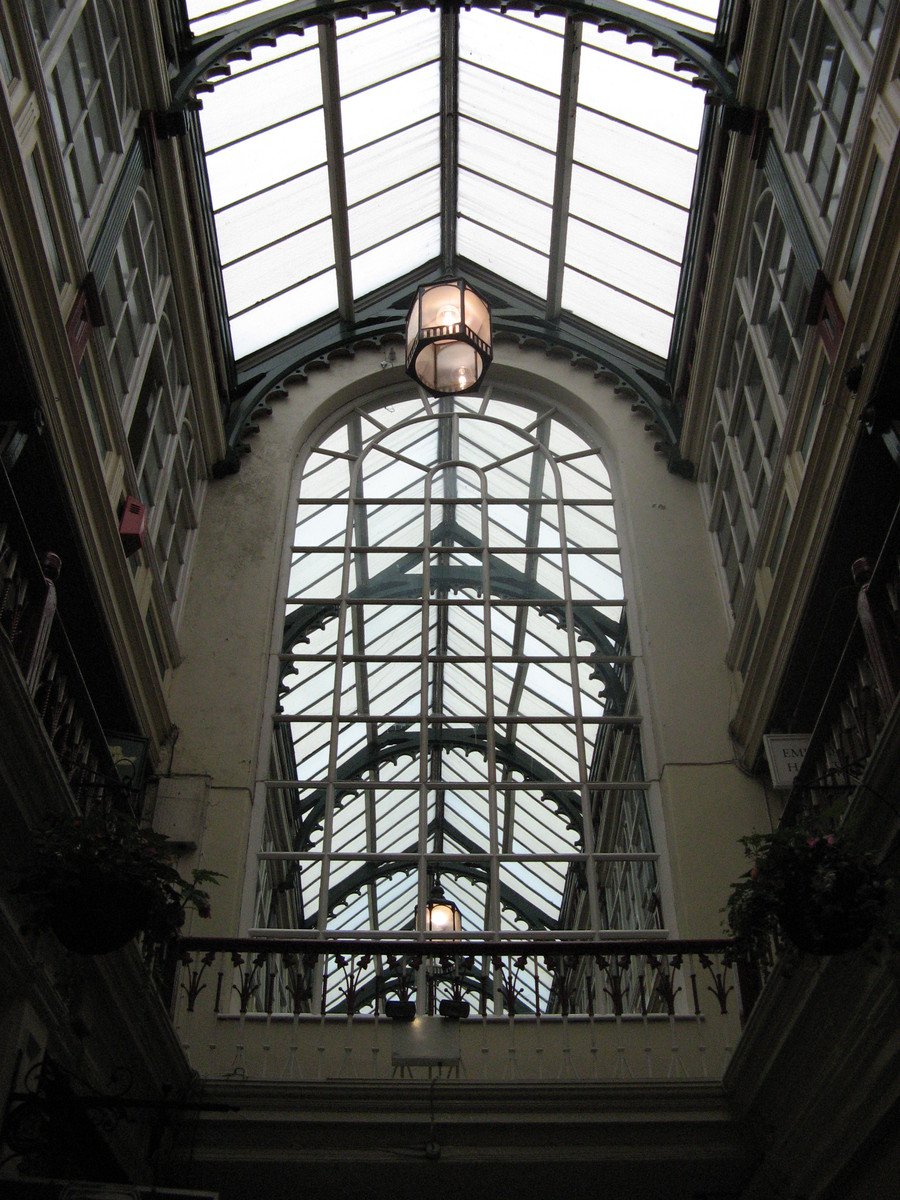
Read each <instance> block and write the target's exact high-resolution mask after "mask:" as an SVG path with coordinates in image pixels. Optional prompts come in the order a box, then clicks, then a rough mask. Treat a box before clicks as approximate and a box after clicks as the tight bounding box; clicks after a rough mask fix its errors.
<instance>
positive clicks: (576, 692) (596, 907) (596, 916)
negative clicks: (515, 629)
mask: <svg viewBox="0 0 900 1200" xmlns="http://www.w3.org/2000/svg"><path fill="white" fill-rule="evenodd" d="M547 465H548V466H549V467H550V470H551V471H552V473H553V484H554V490H555V493H556V514H557V524H558V526H559V546H560V555H561V566H562V582H563V605H564V609H565V620H566V639H567V641H568V646H569V671H570V677H571V680H572V716H573V718H574V724H575V748H576V754H577V758H578V792H579V798H580V800H581V821H582V826H583V831H582V832H583V847H584V851H585V855H586V857H585V879H586V886H587V896H588V911H589V914H590V921H591V929H592V930H593V931H594V933H595V934H596V933H597V932H599V930H600V925H601V921H600V900H599V896H600V891H599V880H598V879H597V863H596V860H595V858H594V851H595V850H596V846H595V844H594V833H593V827H594V822H593V815H592V812H591V793H590V789H589V788H588V786H587V779H588V755H587V748H586V746H585V739H584V725H583V724H582V710H581V680H580V678H579V675H578V638H577V635H576V633H575V614H574V609H573V605H572V584H571V579H570V575H569V555H568V551H567V545H566V505H565V499H564V496H563V488H562V479H561V476H560V470H559V467H558V465H557V463H556V462H555V460H554V459H553V458H552V456H551V455H550V454H549V453H548V454H547Z"/></svg>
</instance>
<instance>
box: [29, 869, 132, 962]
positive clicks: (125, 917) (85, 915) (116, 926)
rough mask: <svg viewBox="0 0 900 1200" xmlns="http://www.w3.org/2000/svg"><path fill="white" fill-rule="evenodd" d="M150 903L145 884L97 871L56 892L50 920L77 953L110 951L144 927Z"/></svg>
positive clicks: (125, 942)
mask: <svg viewBox="0 0 900 1200" xmlns="http://www.w3.org/2000/svg"><path fill="white" fill-rule="evenodd" d="M150 904H151V896H150V893H149V892H148V891H147V890H146V889H145V888H136V887H134V886H133V885H132V884H129V883H125V882H123V881H122V880H120V879H111V878H109V877H106V876H104V875H103V874H102V873H101V872H99V871H97V872H94V873H87V874H86V875H85V877H84V878H83V879H81V880H80V881H78V882H77V883H73V884H72V886H71V888H68V889H66V890H65V891H61V892H58V893H56V894H55V895H54V897H53V900H52V903H51V907H50V910H49V914H48V924H49V926H50V928H51V929H52V930H53V932H54V933H55V934H56V936H57V937H58V938H59V940H60V941H61V942H62V944H63V945H64V946H65V947H66V949H67V950H71V951H73V952H74V953H75V954H109V953H110V952H111V951H113V950H121V949H122V947H123V946H126V945H127V944H128V943H129V942H130V941H132V940H133V939H134V938H136V937H137V935H138V934H139V933H140V932H141V931H142V930H143V929H144V928H145V926H146V924H147V918H148V915H149V913H150Z"/></svg>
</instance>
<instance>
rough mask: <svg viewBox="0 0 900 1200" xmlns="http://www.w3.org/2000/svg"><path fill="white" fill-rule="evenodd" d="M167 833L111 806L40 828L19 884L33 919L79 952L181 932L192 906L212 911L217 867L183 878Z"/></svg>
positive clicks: (102, 951)
mask: <svg viewBox="0 0 900 1200" xmlns="http://www.w3.org/2000/svg"><path fill="white" fill-rule="evenodd" d="M173 857H174V855H173V851H172V847H171V844H170V843H169V840H168V838H166V837H163V835H162V834H159V833H156V832H154V830H152V829H146V828H143V827H142V826H140V825H139V824H138V822H137V821H135V820H134V818H133V817H131V816H129V815H127V814H122V813H118V812H114V811H110V810H108V809H98V810H95V811H93V812H91V813H90V814H89V815H88V816H84V817H82V816H74V817H73V816H65V817H62V818H58V819H56V820H54V821H53V822H51V823H49V824H48V825H47V826H46V827H45V828H44V829H43V830H41V831H40V832H39V833H37V834H36V835H35V854H34V858H33V860H32V862H31V864H30V866H29V869H28V871H27V872H26V873H25V874H24V875H23V877H22V878H21V880H20V882H19V884H18V886H17V888H16V890H17V891H18V892H19V893H21V894H23V895H26V896H28V897H29V898H30V900H31V901H32V904H33V907H34V913H35V924H36V925H38V926H43V927H47V928H49V929H51V930H52V931H53V933H55V934H56V936H57V937H58V938H59V940H60V941H61V942H62V944H63V945H64V946H65V947H66V948H67V949H68V950H72V951H73V952H75V953H76V954H108V953H110V952H111V951H113V950H119V949H121V948H122V947H123V946H125V945H127V943H128V942H130V941H131V940H132V939H133V938H135V937H137V936H138V935H139V934H143V936H144V937H145V939H146V940H147V941H150V942H155V943H163V942H167V941H170V940H172V939H173V938H175V937H177V936H178V932H179V930H180V929H181V927H182V925H183V924H184V920H185V914H186V911H187V909H188V907H191V908H194V909H196V911H197V912H198V913H199V914H200V916H201V917H208V916H209V915H210V905H209V893H208V892H207V891H206V890H205V888H204V886H203V885H204V884H210V883H216V882H218V880H219V878H221V876H220V875H219V873H218V872H217V871H193V872H192V875H191V879H190V880H188V879H184V878H183V877H182V876H181V875H180V874H179V873H178V871H177V870H176V869H175V867H174V866H172V863H171V861H170V860H171V859H172V858H173Z"/></svg>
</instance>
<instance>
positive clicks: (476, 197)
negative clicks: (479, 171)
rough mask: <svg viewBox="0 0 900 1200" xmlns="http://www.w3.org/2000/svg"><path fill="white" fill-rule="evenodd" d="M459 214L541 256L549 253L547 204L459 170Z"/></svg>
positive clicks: (549, 211) (549, 222) (548, 213)
mask: <svg viewBox="0 0 900 1200" xmlns="http://www.w3.org/2000/svg"><path fill="white" fill-rule="evenodd" d="M459 211H460V215H461V216H466V217H469V218H471V219H472V220H473V221H478V222H479V223H480V224H482V225H487V226H489V227H491V228H493V229H502V230H503V232H504V233H506V234H508V236H509V237H513V238H515V239H516V240H517V241H520V242H525V243H526V245H529V246H533V247H534V248H535V249H536V250H540V251H542V252H543V253H544V254H546V253H548V252H549V249H550V224H551V217H552V209H551V208H550V207H549V205H546V204H539V203H538V202H537V201H535V200H528V199H526V198H525V197H524V196H520V195H518V193H517V192H514V191H511V190H510V189H509V188H507V187H502V186H501V185H500V184H499V183H493V182H491V181H490V180H487V179H483V178H481V176H480V175H472V174H471V173H470V172H469V171H466V170H460V172H459Z"/></svg>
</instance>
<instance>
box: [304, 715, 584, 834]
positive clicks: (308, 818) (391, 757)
mask: <svg viewBox="0 0 900 1200" xmlns="http://www.w3.org/2000/svg"><path fill="white" fill-rule="evenodd" d="M435 749H441V750H451V749H452V750H462V751H463V752H464V753H466V754H469V753H473V752H474V753H477V754H484V753H485V752H486V746H485V740H484V738H483V737H482V736H480V735H479V734H477V733H468V732H466V731H464V730H457V729H447V730H431V731H430V732H429V734H428V750H429V752H431V751H432V750H435ZM420 751H421V738H420V737H419V734H418V732H416V733H404V732H393V733H392V732H388V733H384V734H380V735H379V736H378V737H376V738H375V739H374V740H373V741H372V742H370V743H369V744H368V745H367V746H366V747H365V748H364V749H362V750H359V751H357V753H356V754H353V755H351V756H350V757H349V758H347V759H345V760H344V761H343V762H342V763H341V764H340V765H339V766H338V769H337V771H336V773H335V780H336V782H337V783H338V784H340V783H342V782H345V781H353V780H359V779H363V778H365V776H366V774H367V772H369V771H374V770H377V769H378V768H380V767H383V766H386V765H388V764H389V763H395V762H397V760H398V759H399V758H401V757H402V756H403V755H409V756H411V757H412V758H416V757H418V755H419V753H420ZM495 753H496V758H497V761H498V763H500V765H501V766H503V767H506V768H507V769H508V770H510V771H517V772H519V773H520V774H522V775H524V776H525V778H526V779H535V780H541V781H542V783H543V784H544V786H542V787H541V792H542V793H543V795H544V796H546V797H548V798H549V799H550V800H551V801H552V803H553V805H554V806H555V807H556V809H557V812H558V813H559V814H560V816H561V817H562V818H563V820H564V821H565V822H566V824H567V825H568V826H569V828H570V829H573V830H575V831H576V832H577V831H578V830H579V827H580V823H581V801H580V799H579V796H578V793H577V792H575V791H573V790H572V788H571V786H569V785H567V784H566V781H565V780H563V779H554V778H553V776H552V774H551V772H549V771H548V769H547V766H546V765H545V764H544V763H542V762H540V761H539V760H538V759H536V758H534V756H533V755H531V754H528V753H527V752H526V751H524V750H522V749H521V747H519V746H517V745H515V744H514V743H512V742H506V741H503V740H502V739H498V740H497V742H496V751H495ZM548 783H549V784H550V786H546V785H547V784H548ZM336 792H337V795H336V799H335V806H336V807H337V808H340V807H341V805H342V804H343V803H344V802H345V800H349V799H350V798H351V797H352V796H353V795H354V792H353V790H352V789H351V788H346V789H344V788H340V787H339V788H337V789H336ZM326 799H327V789H326V788H324V787H320V788H316V789H315V791H312V792H309V793H308V794H307V795H306V797H305V798H304V800H303V802H302V804H299V803H298V805H297V810H298V811H297V817H298V826H297V832H296V834H295V838H294V846H293V849H294V850H298V851H299V850H308V849H309V847H310V844H311V838H312V835H313V833H314V832H315V830H316V829H317V828H318V827H319V825H320V824H321V823H322V819H323V817H324V814H325V806H326ZM444 832H445V833H446V832H447V826H446V825H445V826H444Z"/></svg>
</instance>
